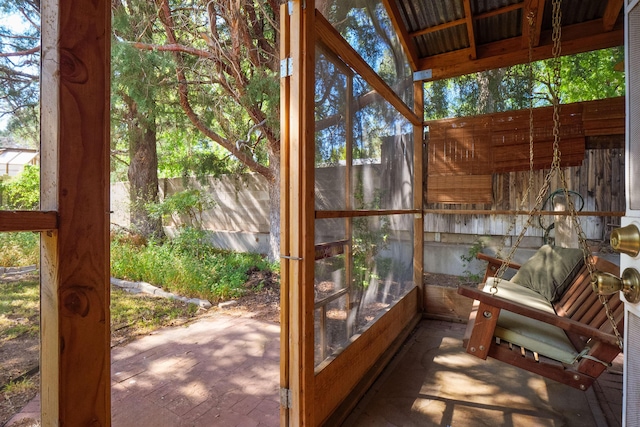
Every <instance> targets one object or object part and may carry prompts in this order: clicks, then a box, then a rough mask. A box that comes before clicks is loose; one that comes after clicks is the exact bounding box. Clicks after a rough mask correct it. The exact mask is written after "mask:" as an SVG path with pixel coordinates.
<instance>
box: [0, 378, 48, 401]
mask: <svg viewBox="0 0 640 427" xmlns="http://www.w3.org/2000/svg"><path fill="white" fill-rule="evenodd" d="M38 387H39V384H37V383H36V382H35V381H34V380H33V379H31V378H25V379H24V380H21V381H15V382H10V383H8V384H7V385H5V386H4V389H3V390H2V392H3V393H4V395H5V399H10V398H11V396H12V395H14V394H18V393H24V392H26V391H29V390H34V389H37V388H38Z"/></svg>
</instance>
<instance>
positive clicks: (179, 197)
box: [146, 189, 215, 229]
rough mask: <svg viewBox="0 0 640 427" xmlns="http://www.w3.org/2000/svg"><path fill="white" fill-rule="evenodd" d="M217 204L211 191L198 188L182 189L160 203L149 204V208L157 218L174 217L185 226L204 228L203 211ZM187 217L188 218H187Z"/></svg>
mask: <svg viewBox="0 0 640 427" xmlns="http://www.w3.org/2000/svg"><path fill="white" fill-rule="evenodd" d="M214 206H215V201H214V200H213V199H212V198H211V196H210V195H209V193H207V192H206V191H202V190H198V189H190V190H184V191H180V192H178V193H175V194H172V195H170V196H168V197H167V198H165V199H164V200H163V201H162V202H160V203H149V204H147V206H146V207H147V210H148V211H149V213H150V214H151V215H152V216H153V217H155V218H163V219H166V218H167V217H169V216H170V217H173V218H174V220H176V222H178V221H180V220H182V221H180V223H181V224H182V227H184V228H196V229H201V228H202V212H204V211H205V210H207V209H210V208H212V207H214ZM185 217H186V220H185Z"/></svg>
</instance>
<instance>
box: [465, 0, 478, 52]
mask: <svg viewBox="0 0 640 427" xmlns="http://www.w3.org/2000/svg"><path fill="white" fill-rule="evenodd" d="M463 4H464V17H465V20H466V21H467V36H468V37H469V58H470V59H476V58H477V57H478V54H477V52H476V34H475V31H474V29H473V14H472V13H471V0H463Z"/></svg>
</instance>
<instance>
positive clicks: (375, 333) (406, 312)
mask: <svg viewBox="0 0 640 427" xmlns="http://www.w3.org/2000/svg"><path fill="white" fill-rule="evenodd" d="M417 312H418V290H417V288H414V289H413V290H411V291H410V292H409V293H408V294H407V295H405V296H404V297H403V298H402V299H401V300H400V301H398V303H397V304H395V305H394V306H393V307H391V308H390V309H389V311H387V312H385V313H384V314H383V315H382V316H381V317H380V318H378V319H377V321H376V322H375V323H373V324H372V325H371V326H370V327H369V328H368V329H367V330H365V331H364V332H362V333H361V334H360V335H358V336H356V337H354V338H353V341H352V342H351V343H350V345H349V346H348V347H346V348H345V349H344V350H343V351H342V352H341V353H340V354H338V355H337V356H336V357H335V358H334V359H333V360H331V361H330V363H327V362H325V363H323V364H321V365H320V366H319V367H318V370H319V372H318V373H317V375H316V395H317V396H318V398H317V400H316V408H315V409H316V411H317V412H316V413H317V425H322V423H323V422H324V420H325V419H326V418H327V417H329V416H330V415H331V413H332V412H333V411H334V410H335V409H336V408H337V407H338V405H340V403H341V402H342V401H343V400H344V399H345V398H346V397H347V396H348V395H349V393H350V392H351V391H352V390H353V389H354V388H355V387H356V385H357V384H358V383H359V382H360V381H361V380H362V378H363V376H364V375H365V373H367V372H368V371H369V370H370V369H371V368H372V367H373V366H374V365H375V364H376V363H377V362H378V359H379V358H380V357H381V356H382V355H383V354H384V352H385V351H386V350H387V348H388V347H389V346H390V345H391V343H392V342H393V341H394V339H395V338H396V337H397V336H398V335H400V334H401V332H402V331H403V330H404V329H405V328H406V327H407V325H409V324H410V322H411V321H412V319H414V318H415V316H416V313H417ZM374 379H375V378H370V380H371V382H372V381H373V380H374Z"/></svg>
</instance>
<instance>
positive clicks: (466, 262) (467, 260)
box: [460, 240, 484, 283]
mask: <svg viewBox="0 0 640 427" xmlns="http://www.w3.org/2000/svg"><path fill="white" fill-rule="evenodd" d="M483 247H484V246H483V244H482V241H481V240H476V241H475V242H474V243H473V245H471V246H470V247H469V251H468V252H467V253H466V254H463V255H460V259H461V260H462V266H463V268H465V270H464V271H463V272H462V278H463V280H464V281H466V282H472V283H480V280H482V277H483V273H482V272H481V271H480V272H477V271H471V270H469V268H468V267H469V266H470V265H471V263H472V262H473V261H474V260H475V259H476V256H477V255H478V254H479V253H480V252H482V248H483Z"/></svg>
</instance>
